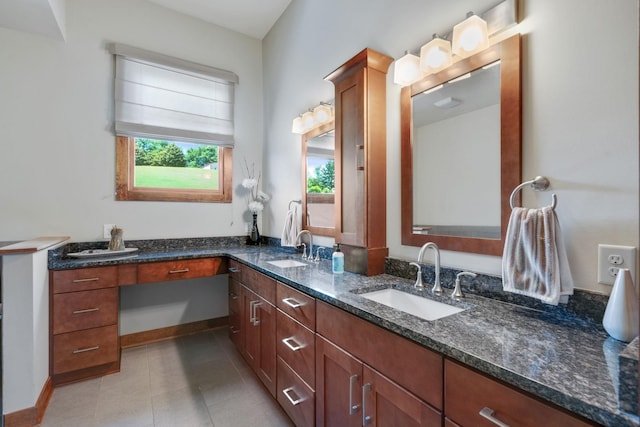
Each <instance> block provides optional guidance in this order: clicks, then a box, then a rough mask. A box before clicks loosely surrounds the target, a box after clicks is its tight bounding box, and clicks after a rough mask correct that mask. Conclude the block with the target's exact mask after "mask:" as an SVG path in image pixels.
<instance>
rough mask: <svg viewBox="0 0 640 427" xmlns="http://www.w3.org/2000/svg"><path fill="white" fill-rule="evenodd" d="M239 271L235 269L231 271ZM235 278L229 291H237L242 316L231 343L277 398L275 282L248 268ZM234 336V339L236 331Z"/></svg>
mask: <svg viewBox="0 0 640 427" xmlns="http://www.w3.org/2000/svg"><path fill="white" fill-rule="evenodd" d="M236 267H237V266H235V265H232V268H234V269H235V268H236ZM234 274H237V275H234V276H233V277H232V279H231V280H230V289H234V286H235V289H236V292H239V293H235V295H236V296H238V298H239V300H240V302H239V303H238V306H237V307H236V308H237V310H238V311H239V316H240V322H239V323H240V325H239V328H240V332H239V337H238V338H236V339H233V338H232V339H233V340H234V342H236V345H237V346H238V350H239V351H240V353H241V354H242V355H243V357H244V358H245V360H246V361H247V363H248V364H249V366H251V368H252V369H253V370H254V372H255V373H256V375H257V376H258V377H259V378H260V380H261V381H262V383H263V384H264V385H265V387H266V388H267V390H269V393H271V395H272V396H275V392H276V309H275V306H274V299H275V293H276V282H275V280H273V279H271V278H269V277H267V276H265V275H264V274H261V273H258V272H257V271H255V270H253V269H251V268H248V267H246V266H243V267H242V268H241V269H239V271H237V272H235V273H234ZM238 276H239V277H241V278H242V282H237V281H236V280H235V278H236V277H238ZM234 282H237V283H238V285H235V284H234ZM238 289H239V290H238ZM230 298H231V297H230ZM234 301H235V300H234ZM234 304H235V302H234ZM231 333H232V335H233V331H232V332H231Z"/></svg>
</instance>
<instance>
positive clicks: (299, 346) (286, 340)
mask: <svg viewBox="0 0 640 427" xmlns="http://www.w3.org/2000/svg"><path fill="white" fill-rule="evenodd" d="M292 341H293V342H294V343H295V345H292V344H291V342H292ZM282 342H283V343H284V345H286V346H287V347H289V349H290V350H291V351H298V350H301V349H303V348H305V347H306V345H304V344H299V343H298V342H296V340H295V339H294V338H293V337H289V338H284V339H283V340H282Z"/></svg>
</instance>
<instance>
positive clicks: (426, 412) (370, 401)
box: [362, 365, 442, 427]
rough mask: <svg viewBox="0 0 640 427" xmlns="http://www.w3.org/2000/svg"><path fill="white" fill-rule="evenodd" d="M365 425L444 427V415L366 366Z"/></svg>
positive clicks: (364, 387) (363, 373) (364, 368)
mask: <svg viewBox="0 0 640 427" xmlns="http://www.w3.org/2000/svg"><path fill="white" fill-rule="evenodd" d="M362 377H363V382H364V385H363V388H362V390H363V393H362V396H363V399H364V400H363V406H362V408H363V409H362V411H363V418H362V420H363V425H367V426H381V427H382V426H403V427H411V426H416V427H418V426H420V427H427V426H428V427H440V426H441V425H442V415H441V414H440V413H439V412H437V411H436V410H434V409H433V408H431V407H430V406H429V405H427V404H426V403H424V402H423V401H421V400H420V399H418V398H417V397H415V396H414V395H413V394H411V393H409V392H408V391H407V390H405V389H403V388H402V387H400V386H399V385H397V384H396V383H394V382H392V381H391V380H389V379H388V378H386V377H385V376H383V375H381V374H380V373H378V372H377V371H375V370H373V369H371V368H370V367H368V366H366V365H364V366H363V369H362Z"/></svg>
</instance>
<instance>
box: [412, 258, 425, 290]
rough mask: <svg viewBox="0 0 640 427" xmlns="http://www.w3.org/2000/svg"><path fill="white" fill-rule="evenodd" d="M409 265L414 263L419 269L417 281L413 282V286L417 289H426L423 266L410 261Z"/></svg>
mask: <svg viewBox="0 0 640 427" xmlns="http://www.w3.org/2000/svg"><path fill="white" fill-rule="evenodd" d="M409 265H412V266H414V267H416V268H417V269H418V273H417V276H416V283H414V284H413V287H414V288H416V289H424V284H423V283H422V267H421V266H420V264H418V263H417V262H410V263H409Z"/></svg>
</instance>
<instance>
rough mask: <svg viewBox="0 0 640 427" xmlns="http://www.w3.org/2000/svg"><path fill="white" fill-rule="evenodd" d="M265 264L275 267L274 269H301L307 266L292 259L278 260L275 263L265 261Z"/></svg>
mask: <svg viewBox="0 0 640 427" xmlns="http://www.w3.org/2000/svg"><path fill="white" fill-rule="evenodd" d="M267 263H268V264H272V265H275V266H276V267H280V268H290V267H302V266H305V265H308V264H305V263H304V262H300V261H296V260H293V259H279V260H276V261H267Z"/></svg>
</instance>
